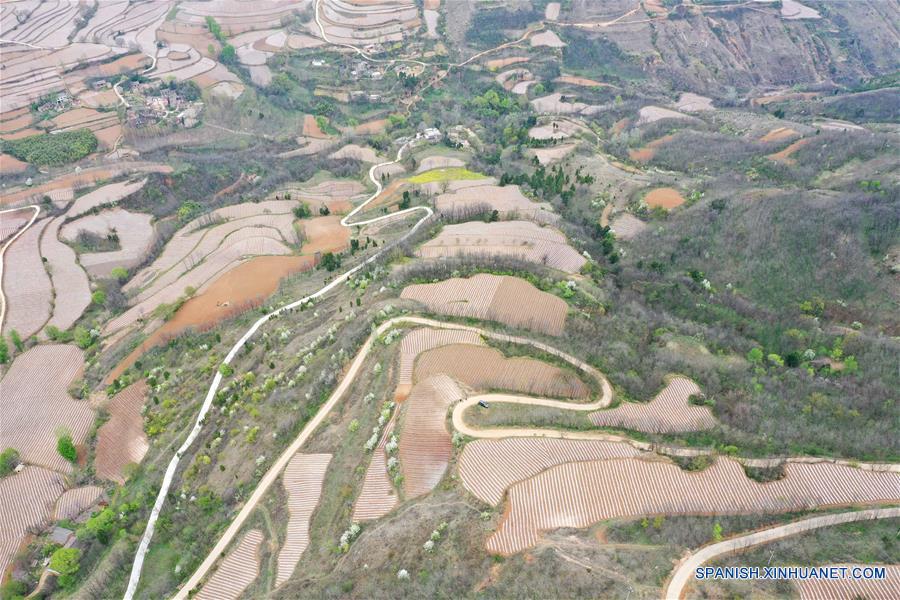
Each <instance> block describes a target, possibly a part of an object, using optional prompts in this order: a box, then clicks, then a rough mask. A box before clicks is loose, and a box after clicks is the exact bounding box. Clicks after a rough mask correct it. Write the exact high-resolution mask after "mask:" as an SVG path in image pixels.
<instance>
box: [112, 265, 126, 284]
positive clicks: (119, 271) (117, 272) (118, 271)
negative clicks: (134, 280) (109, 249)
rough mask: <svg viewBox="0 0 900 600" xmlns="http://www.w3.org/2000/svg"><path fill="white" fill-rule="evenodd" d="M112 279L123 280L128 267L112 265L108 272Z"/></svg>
mask: <svg viewBox="0 0 900 600" xmlns="http://www.w3.org/2000/svg"><path fill="white" fill-rule="evenodd" d="M109 274H110V275H111V276H112V278H113V279H116V280H118V281H119V282H123V281H125V280H126V279H128V269H126V268H125V267H114V268H113V270H112V271H110V273H109Z"/></svg>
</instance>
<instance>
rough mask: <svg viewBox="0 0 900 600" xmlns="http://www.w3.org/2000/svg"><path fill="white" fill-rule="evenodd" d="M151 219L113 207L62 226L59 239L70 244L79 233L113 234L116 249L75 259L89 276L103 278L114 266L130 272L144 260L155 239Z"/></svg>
mask: <svg viewBox="0 0 900 600" xmlns="http://www.w3.org/2000/svg"><path fill="white" fill-rule="evenodd" d="M152 220H153V216H152V215H148V214H144V213H133V212H128V211H127V210H124V209H121V208H113V209H110V210H106V211H103V212H101V213H98V214H93V215H88V216H85V217H82V218H80V219H76V220H74V221H70V222H69V223H66V225H65V226H64V227H63V228H62V231H61V232H60V237H61V238H62V239H64V240H66V241H67V242H74V241H75V240H76V238H77V237H78V235H79V233H80V232H82V231H86V232H89V233H92V234H94V235H96V236H99V237H101V238H105V237H106V236H107V235H108V234H109V233H112V232H114V233H115V234H116V235H117V236H118V238H119V244H120V246H121V248H120V249H119V250H113V251H110V252H87V253H83V254H81V255H80V256H79V257H78V259H79V262H81V264H82V265H83V266H84V268H85V269H87V272H88V273H90V275H91V277H94V278H97V279H103V278H106V277H109V276H110V273H111V272H112V270H113V269H114V268H116V267H123V268H125V269H131V268H132V267H136V266H137V265H139V264H141V263H142V262H143V261H144V258H145V257H146V256H147V254H148V253H149V252H150V247H151V246H152V245H153V241H154V237H155V233H154V230H153V225H152V224H151V222H152Z"/></svg>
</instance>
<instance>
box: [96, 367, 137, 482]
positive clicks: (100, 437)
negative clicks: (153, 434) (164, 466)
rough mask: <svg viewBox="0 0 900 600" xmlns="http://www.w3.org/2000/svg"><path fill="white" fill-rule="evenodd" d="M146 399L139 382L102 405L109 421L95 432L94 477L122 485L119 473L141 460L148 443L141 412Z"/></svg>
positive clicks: (122, 475) (123, 478)
mask: <svg viewBox="0 0 900 600" xmlns="http://www.w3.org/2000/svg"><path fill="white" fill-rule="evenodd" d="M146 399H147V384H146V382H145V381H144V380H141V381H138V382H136V383H133V384H131V385H130V386H128V387H127V388H125V389H124V390H122V391H120V392H119V393H118V394H116V395H115V396H113V398H112V400H110V401H109V404H107V405H106V410H107V411H109V415H110V417H109V421H107V422H106V423H104V424H103V425H102V426H101V427H100V429H99V430H98V432H97V454H96V458H95V459H94V469H95V470H96V472H97V477H100V478H102V479H109V480H111V481H115V482H117V483H120V484H124V483H125V475H124V473H123V469H124V468H125V467H126V466H128V465H129V464H130V463H140V462H141V461H142V460H143V459H144V455H145V454H146V453H147V449H148V448H149V443H148V441H147V435H146V434H145V433H144V418H143V416H141V409H142V408H143V406H144V402H145V400H146Z"/></svg>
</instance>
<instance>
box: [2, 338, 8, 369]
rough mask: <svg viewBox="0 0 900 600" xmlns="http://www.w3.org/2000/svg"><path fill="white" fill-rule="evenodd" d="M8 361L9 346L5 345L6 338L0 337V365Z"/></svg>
mask: <svg viewBox="0 0 900 600" xmlns="http://www.w3.org/2000/svg"><path fill="white" fill-rule="evenodd" d="M8 362H9V346H7V345H6V340H4V339H3V338H0V365H5V364H6V363H8Z"/></svg>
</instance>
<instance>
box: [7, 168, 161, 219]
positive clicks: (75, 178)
mask: <svg viewBox="0 0 900 600" xmlns="http://www.w3.org/2000/svg"><path fill="white" fill-rule="evenodd" d="M128 172H132V173H171V172H172V167H170V166H168V165H160V164H154V163H140V162H138V163H120V164H118V165H112V166H104V167H91V168H87V169H82V171H81V172H80V173H74V172H73V173H69V174H68V175H63V176H61V177H57V178H56V179H54V180H52V181H49V182H47V183H42V184H40V185H35V186H32V187H30V188H20V189H16V190H12V191H10V192H9V193H7V194H4V195H3V196H0V205H3V204H14V203H16V202H21V201H27V200H29V199H35V200H39V199H40V198H41V196H44V195H47V194H50V193H51V192H53V191H54V190H58V189H64V188H70V189H79V188H83V187H88V186H90V185H93V184H95V183H97V182H98V181H100V180H102V179H110V178H112V177H116V176H117V175H121V174H122V173H128ZM111 185H116V184H111ZM87 195H88V194H85V196H87ZM79 200H81V198H79ZM71 216H75V215H71Z"/></svg>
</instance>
